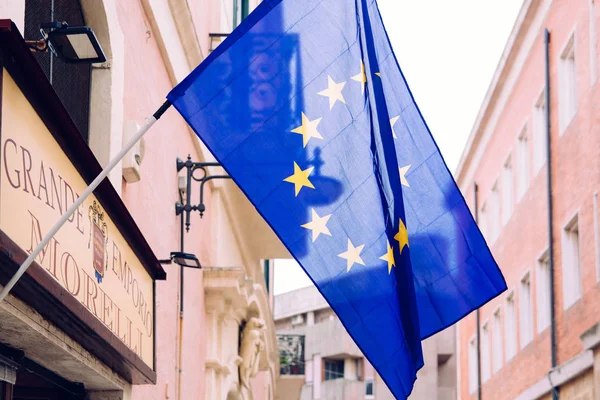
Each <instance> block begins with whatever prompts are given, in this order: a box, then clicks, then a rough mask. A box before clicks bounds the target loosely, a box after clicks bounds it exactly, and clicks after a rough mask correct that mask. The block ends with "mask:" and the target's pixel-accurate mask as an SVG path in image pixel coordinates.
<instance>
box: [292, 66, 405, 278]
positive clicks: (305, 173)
mask: <svg viewBox="0 0 600 400" xmlns="http://www.w3.org/2000/svg"><path fill="white" fill-rule="evenodd" d="M375 75H377V76H378V77H380V78H381V74H380V73H379V72H376V73H375ZM351 79H352V80H353V81H356V82H358V83H360V85H361V93H362V94H364V92H365V86H366V84H367V75H366V73H365V65H364V63H363V62H361V65H360V73H358V74H357V75H354V76H353V77H351ZM345 86H346V82H345V81H344V82H336V81H335V80H334V79H333V78H332V77H331V76H327V88H326V89H324V90H322V91H320V92H318V93H317V94H318V95H320V96H324V97H327V98H328V100H329V110H332V109H333V107H334V106H335V105H336V103H337V102H340V103H342V104H346V99H345V98H344V94H343V93H342V91H343V89H344V87H345ZM399 119H400V116H395V117H393V118H391V119H390V125H391V128H392V136H393V137H394V139H397V138H398V135H397V133H396V131H395V129H394V126H395V124H396V123H397V122H398V120H399ZM321 120H322V118H315V119H310V118H309V117H308V116H307V115H306V114H304V112H303V113H302V124H301V125H300V126H298V127H296V128H294V129H292V131H291V132H292V133H296V134H299V135H302V147H304V148H305V147H306V145H307V144H308V143H309V141H310V140H311V139H321V140H323V136H322V135H321V133H320V132H319V130H318V125H319V123H320V122H321ZM410 167H411V165H410V164H409V165H405V166H403V167H400V168H399V172H400V182H401V184H402V185H403V186H406V187H410V184H409V183H408V180H407V178H406V175H407V173H408V170H409V169H410ZM313 169H314V167H310V168H307V169H304V170H303V169H301V168H300V166H299V165H298V164H297V163H296V162H295V161H294V173H293V174H292V175H290V176H288V177H287V178H285V179H284V181H285V182H289V183H292V184H294V194H295V196H296V197H298V194H299V193H300V191H301V190H302V188H305V187H306V188H310V189H315V187H314V185H313V184H312V182H311V181H310V179H309V177H310V174H311V173H312V171H313ZM331 216H332V214H329V215H324V216H319V214H318V213H317V211H316V210H315V209H314V208H313V209H312V210H311V221H310V222H307V223H305V224H303V225H301V227H302V228H305V229H308V230H310V231H311V233H312V241H313V243H314V242H315V241H316V240H317V238H319V236H320V235H327V236H331V232H330V231H329V228H328V227H327V223H328V222H329V219H330V218H331ZM394 240H395V241H396V242H398V246H399V247H398V248H399V252H400V254H402V251H403V250H404V248H405V247H409V244H408V230H407V229H406V226H405V225H404V222H403V221H402V219H400V220H399V223H398V233H396V235H395V236H394ZM364 247H365V245H364V244H361V245H358V246H355V245H354V244H353V243H352V241H351V240H350V238H348V248H347V250H346V251H344V252H343V253H340V254H338V257H340V258H342V259H344V260H346V271H347V272H350V270H351V269H352V266H353V265H354V264H360V265H365V263H364V261H363V259H362V258H361V256H360V253H361V252H362V251H363V248H364ZM379 259H380V260H383V261H386V262H387V267H388V274H391V272H392V268H393V267H395V266H396V262H395V260H394V246H392V245H390V243H389V241H388V242H387V251H386V253H385V254H383V255H382V256H381V257H379Z"/></svg>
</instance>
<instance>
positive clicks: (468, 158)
mask: <svg viewBox="0 0 600 400" xmlns="http://www.w3.org/2000/svg"><path fill="white" fill-rule="evenodd" d="M551 4H552V0H525V1H524V3H523V5H522V7H521V10H520V11H519V14H518V16H517V19H516V21H515V24H514V26H513V29H512V31H511V34H510V36H509V38H508V41H507V43H506V46H505V48H504V51H503V53H502V57H501V58H500V61H499V62H498V66H497V67H496V71H495V73H494V76H493V78H492V81H491V83H490V86H489V88H488V90H487V92H486V95H485V98H484V100H483V103H482V106H481V108H480V110H479V113H478V115H477V118H476V119H475V123H474V125H473V128H472V130H471V133H470V135H469V138H468V140H467V144H466V145H465V148H464V150H463V153H462V155H461V158H460V161H459V164H458V167H457V169H456V172H455V174H454V175H455V177H456V181H457V183H458V185H459V187H461V186H462V185H463V184H465V183H467V182H470V181H471V179H472V175H473V173H474V171H475V166H476V165H477V162H478V159H477V156H479V157H481V153H482V151H483V150H484V149H485V147H486V145H487V141H489V137H490V136H491V135H492V134H493V131H494V128H495V124H496V122H497V120H498V118H499V114H500V113H501V112H502V110H503V108H504V106H505V104H506V102H507V100H508V98H509V96H510V93H511V91H512V89H513V87H514V85H515V84H516V81H517V78H518V77H519V75H520V73H521V70H522V68H523V65H524V64H525V62H526V60H527V57H528V55H529V53H530V49H531V47H532V46H533V44H534V43H535V38H537V37H538V34H539V31H540V29H541V26H542V25H541V24H542V23H543V21H544V20H545V15H546V13H547V11H548V10H549V8H550V5H551ZM463 189H464V188H463Z"/></svg>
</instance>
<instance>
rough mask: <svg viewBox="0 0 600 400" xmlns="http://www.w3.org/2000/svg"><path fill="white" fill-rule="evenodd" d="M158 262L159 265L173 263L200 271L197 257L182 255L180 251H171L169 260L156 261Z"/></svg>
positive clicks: (200, 267) (187, 254) (188, 254)
mask: <svg viewBox="0 0 600 400" xmlns="http://www.w3.org/2000/svg"><path fill="white" fill-rule="evenodd" d="M158 262H159V263H161V264H171V263H175V264H178V265H180V266H182V267H188V268H195V269H202V266H201V265H200V261H199V260H198V257H196V256H195V255H194V254H190V253H184V252H182V251H173V252H171V258H169V259H167V260H158Z"/></svg>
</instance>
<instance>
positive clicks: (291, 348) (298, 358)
mask: <svg viewBox="0 0 600 400" xmlns="http://www.w3.org/2000/svg"><path fill="white" fill-rule="evenodd" d="M277 343H278V345H279V365H280V370H279V372H280V374H281V375H304V335H277Z"/></svg>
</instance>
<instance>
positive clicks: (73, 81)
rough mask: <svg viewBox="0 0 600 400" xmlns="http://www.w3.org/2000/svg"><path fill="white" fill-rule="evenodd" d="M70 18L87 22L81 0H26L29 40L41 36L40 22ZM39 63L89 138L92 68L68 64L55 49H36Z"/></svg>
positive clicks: (75, 23) (75, 22) (74, 23)
mask: <svg viewBox="0 0 600 400" xmlns="http://www.w3.org/2000/svg"><path fill="white" fill-rule="evenodd" d="M52 21H66V22H67V23H68V24H69V25H72V26H79V25H86V23H85V19H84V17H83V11H82V9H81V4H80V3H79V0H26V1H25V32H24V37H25V38H26V39H32V40H37V39H41V36H40V25H41V24H43V23H46V22H52ZM32 54H33V56H34V57H35V59H36V60H37V62H38V64H39V65H40V67H41V68H42V70H43V71H44V73H45V74H46V77H47V78H48V80H49V81H50V83H51V84H52V87H53V88H54V90H55V91H56V94H57V95H58V97H59V98H60V101H61V102H62V103H63V105H64V106H65V108H66V110H67V112H68V113H69V116H70V117H71V119H72V120H73V122H75V125H76V126H77V129H78V130H79V132H80V133H81V135H83V137H84V138H85V139H86V141H87V140H88V133H89V118H90V85H91V81H92V69H91V66H90V65H86V64H65V63H64V62H62V61H60V60H57V59H56V57H54V56H53V55H52V53H51V52H49V51H48V52H44V53H41V52H33V53H32Z"/></svg>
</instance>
